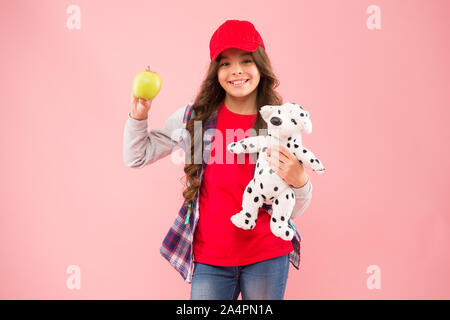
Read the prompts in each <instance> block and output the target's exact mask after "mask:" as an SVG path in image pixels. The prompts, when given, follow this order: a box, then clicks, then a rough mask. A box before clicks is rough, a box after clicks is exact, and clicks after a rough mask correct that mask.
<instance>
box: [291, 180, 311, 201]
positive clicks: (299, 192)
mask: <svg viewBox="0 0 450 320" xmlns="http://www.w3.org/2000/svg"><path fill="white" fill-rule="evenodd" d="M291 188H292V190H294V194H295V197H296V198H306V196H307V195H308V193H309V192H310V191H311V179H310V178H309V177H308V182H306V184H305V185H304V186H303V187H300V188H294V187H291Z"/></svg>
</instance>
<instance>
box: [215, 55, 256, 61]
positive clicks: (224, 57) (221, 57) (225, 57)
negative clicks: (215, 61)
mask: <svg viewBox="0 0 450 320" xmlns="http://www.w3.org/2000/svg"><path fill="white" fill-rule="evenodd" d="M243 56H251V54H250V53H243V54H241V57H243ZM222 59H229V57H227V56H220V60H222Z"/></svg>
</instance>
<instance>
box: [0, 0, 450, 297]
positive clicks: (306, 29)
mask: <svg viewBox="0 0 450 320" xmlns="http://www.w3.org/2000/svg"><path fill="white" fill-rule="evenodd" d="M221 3H222V4H221ZM72 4H75V5H78V6H79V7H80V9H81V29H80V30H76V29H75V30H69V29H68V28H67V26H66V21H67V19H68V17H69V16H70V14H68V13H66V9H67V7H68V6H69V5H72ZM372 4H374V5H377V6H379V7H380V9H381V30H369V29H368V28H367V26H366V20H367V18H368V17H369V14H367V13H366V9H367V7H368V6H369V5H372ZM0 12H1V13H0V35H1V59H0V63H1V68H0V70H1V73H0V79H1V83H0V84H1V88H2V94H1V95H0V105H1V109H0V110H1V111H0V112H1V114H0V137H1V138H0V139H1V150H2V151H1V153H0V154H1V158H0V161H1V166H0V176H1V180H2V183H1V188H0V192H1V202H0V212H1V215H0V219H1V220H0V298H2V299H188V298H189V292H190V285H189V284H187V283H185V282H184V281H183V280H182V278H181V277H180V275H179V274H178V273H177V272H176V271H175V269H173V268H172V267H171V266H170V265H169V263H168V262H167V261H166V260H165V259H163V258H162V256H160V254H159V247H160V245H161V242H162V240H163V238H164V236H165V235H166V233H167V231H168V229H169V228H170V226H171V224H172V222H173V220H174V218H175V216H176V214H177V210H178V209H179V207H180V205H181V201H182V195H181V191H182V182H181V180H180V179H182V177H183V175H184V173H183V167H182V165H175V164H173V163H172V161H171V158H170V157H167V158H164V159H162V160H161V161H158V162H156V163H154V164H152V165H150V166H147V167H145V168H144V169H141V170H136V169H131V168H128V167H126V166H125V165H124V163H123V160H122V142H123V129H124V125H125V121H126V119H127V114H128V111H129V110H130V107H129V104H128V103H129V97H130V93H131V82H132V79H133V77H134V75H135V74H137V73H138V72H140V71H142V70H144V69H145V67H146V66H147V65H148V64H150V66H151V69H152V70H154V71H156V72H157V73H158V74H159V75H160V76H161V78H162V81H163V84H162V89H161V92H160V93H159V95H158V96H157V98H155V100H154V102H153V106H152V110H151V111H150V115H149V118H150V119H149V128H156V127H161V126H162V125H163V124H164V121H165V120H166V119H167V117H168V116H169V115H170V114H171V113H172V112H173V111H174V110H176V109H177V108H180V107H182V106H183V105H185V104H186V103H187V102H188V101H189V100H191V99H193V98H194V97H195V95H196V93H197V91H198V89H199V87H200V83H201V81H202V79H203V77H204V75H205V72H206V69H207V66H208V63H209V47H208V45H209V39H210V37H211V35H212V33H213V32H214V30H215V29H216V28H217V27H218V26H219V25H220V24H221V23H223V22H224V21H225V20H227V19H242V20H250V21H252V22H253V23H254V24H255V26H256V28H257V29H258V30H259V31H260V33H261V35H262V37H263V39H264V42H265V44H266V48H267V52H268V54H269V56H270V58H271V60H272V63H273V67H274V71H275V73H276V75H277V76H278V77H279V79H280V81H281V85H280V87H279V92H280V94H281V95H282V96H283V97H284V99H285V100H286V101H289V100H292V101H295V102H297V103H299V104H302V105H304V106H305V108H307V110H309V111H310V112H311V117H312V120H313V125H314V126H313V127H314V130H313V132H312V134H311V135H308V136H305V137H304V142H305V146H307V147H309V148H311V150H313V151H314V152H315V153H316V155H318V156H319V157H320V159H321V160H322V161H323V163H324V164H325V166H326V169H327V171H326V173H325V174H324V175H321V176H319V175H317V174H314V173H313V172H311V171H310V172H309V174H310V177H311V181H312V183H313V185H314V192H313V199H312V203H311V205H310V207H309V208H308V209H307V211H306V212H305V213H304V215H302V216H301V217H299V218H297V219H296V220H295V221H294V222H295V223H296V225H297V227H299V229H300V232H301V234H302V236H303V242H302V251H301V269H300V271H297V270H295V269H294V268H293V267H292V266H291V268H290V274H289V280H288V284H287V289H286V296H285V298H286V299H432V298H433V299H444V298H446V299H449V298H450V284H449V283H450V273H449V270H450V254H449V248H448V245H449V243H450V236H449V227H450V218H449V212H450V201H449V196H448V195H449V191H448V190H449V188H450V183H449V173H450V170H449V169H450V168H449V166H450V153H449V147H448V141H449V138H450V130H449V126H448V119H449V116H450V112H449V111H448V108H449V103H450V97H449V91H450V87H449V83H450V75H449V74H450V63H449V59H448V57H449V56H450V43H449V39H450V37H449V30H450V20H449V16H448V12H450V2H449V1H446V0H442V1H425V0H423V1H387V0H385V1H381V0H376V1H362V0H353V1H349V0H347V1H294V0H292V1H282V0H279V1H260V0H249V1H245V2H242V1H240V0H236V1H234V0H232V1H225V2H224V1H217V2H216V1H214V2H212V1H158V2H154V1H144V0H142V1H136V0H133V1H131V0H127V1H87V0H84V1H81V0H73V1H59V0H58V1H57V0H54V1H50V0H41V1H32V0H29V1H9V2H6V1H2V2H0ZM70 265H77V266H79V267H80V268H81V289H79V290H70V289H68V288H67V286H66V280H67V278H68V277H69V275H68V274H67V273H66V269H67V267H68V266H70ZM370 265H377V266H379V268H380V271H381V289H373V290H369V289H368V287H367V285H366V281H367V278H368V277H369V276H370V275H369V274H367V273H366V269H367V268H368V267H369V266H370Z"/></svg>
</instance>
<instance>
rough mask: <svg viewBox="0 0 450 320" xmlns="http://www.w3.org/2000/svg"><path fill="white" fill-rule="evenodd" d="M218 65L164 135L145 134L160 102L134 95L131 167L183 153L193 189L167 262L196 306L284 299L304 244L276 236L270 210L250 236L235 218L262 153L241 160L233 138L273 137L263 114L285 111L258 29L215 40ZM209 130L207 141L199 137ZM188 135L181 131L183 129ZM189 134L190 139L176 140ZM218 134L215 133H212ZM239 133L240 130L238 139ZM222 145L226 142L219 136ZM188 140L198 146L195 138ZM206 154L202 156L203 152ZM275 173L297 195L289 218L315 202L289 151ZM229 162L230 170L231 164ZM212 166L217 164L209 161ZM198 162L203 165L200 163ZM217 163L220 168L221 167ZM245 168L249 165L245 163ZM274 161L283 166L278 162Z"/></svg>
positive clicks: (243, 28)
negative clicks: (274, 108)
mask: <svg viewBox="0 0 450 320" xmlns="http://www.w3.org/2000/svg"><path fill="white" fill-rule="evenodd" d="M210 56H211V63H210V66H209V70H208V73H207V76H206V79H205V80H204V81H203V84H202V87H201V90H200V92H199V94H198V96H197V97H196V99H195V101H191V102H190V103H189V104H187V105H186V106H183V107H182V108H180V109H178V110H176V111H175V112H174V113H173V114H172V115H171V116H170V117H169V119H168V120H167V121H166V123H165V127H164V128H162V129H153V130H150V131H149V132H148V131H147V120H146V119H147V115H148V112H149V110H150V107H151V103H152V101H150V100H142V99H137V98H135V97H133V96H132V103H131V112H130V113H129V115H128V120H127V122H126V125H125V132H124V162H125V164H126V165H127V166H129V167H134V168H142V167H144V166H145V165H147V164H150V163H153V162H155V161H157V160H159V159H161V158H163V157H165V156H167V155H169V154H170V153H171V152H173V151H174V150H176V148H178V147H180V146H182V147H183V148H184V150H185V152H186V157H187V159H186V160H187V161H186V164H185V167H184V172H185V173H186V178H187V186H186V189H185V190H184V192H183V197H184V198H185V200H184V203H183V206H182V207H181V209H180V211H179V212H178V215H177V217H176V219H175V221H174V224H173V226H172V227H171V228H170V230H169V232H168V234H167V236H166V237H165V239H164V241H163V244H162V246H161V250H160V251H161V254H162V255H163V257H164V258H166V259H167V260H168V261H169V262H170V264H171V265H172V266H173V267H174V268H175V269H176V270H177V271H178V272H179V273H180V274H181V275H182V277H183V279H184V280H185V281H186V282H188V283H191V284H192V285H191V296H190V297H191V299H220V300H224V299H233V300H236V299H237V298H238V296H239V294H240V293H242V299H243V300H247V299H283V297H284V292H285V288H286V281H287V277H288V271H289V261H290V262H291V263H292V264H293V265H294V267H295V268H296V269H298V268H299V263H300V241H301V236H300V234H299V233H298V231H297V230H296V229H295V227H294V226H293V224H292V223H291V227H292V228H293V230H294V232H295V236H294V238H293V239H292V241H285V240H283V239H281V238H279V237H276V236H275V235H273V234H272V232H271V230H270V213H271V210H272V209H271V206H270V205H267V204H264V205H263V207H262V208H260V211H259V213H258V218H257V221H258V222H257V224H256V225H255V227H254V228H253V229H252V230H243V229H240V228H237V227H236V226H234V225H233V223H232V222H231V220H230V218H231V216H232V215H234V214H236V213H238V212H239V211H240V210H241V206H242V196H243V192H244V189H245V187H246V186H247V184H248V182H249V181H250V180H251V179H252V178H253V172H254V170H255V162H256V161H253V162H251V160H250V159H251V158H250V157H253V158H254V159H256V156H257V154H245V162H244V163H242V161H241V160H240V161H239V162H237V161H236V159H237V155H236V154H232V153H230V152H229V151H228V150H227V149H226V146H227V144H228V143H231V142H233V141H238V140H240V139H243V138H246V137H248V136H249V135H247V134H245V136H241V137H236V136H234V137H233V138H234V140H233V141H227V139H226V138H225V137H226V136H227V135H226V132H227V129H228V130H241V132H242V131H243V132H246V131H247V130H249V129H252V128H253V129H254V130H256V134H261V132H262V131H260V129H267V125H266V123H265V122H264V120H263V119H262V117H261V115H260V114H259V110H260V108H261V107H262V106H264V105H281V104H283V102H282V98H281V97H280V96H279V95H278V94H277V92H276V91H275V88H276V87H277V86H278V80H277V79H276V77H275V75H274V74H273V72H272V68H271V64H270V60H269V58H268V56H267V54H266V51H265V46H264V42H263V40H262V38H261V36H260V34H259V32H258V31H257V30H256V29H255V27H254V26H253V24H252V23H250V22H248V21H240V20H228V21H226V22H225V23H223V24H222V25H221V26H220V27H219V28H218V29H217V30H216V31H215V32H214V34H213V36H212V37H211V40H210ZM194 121H195V123H196V124H195V129H196V130H197V131H198V123H201V124H202V126H201V130H202V131H201V132H202V134H196V135H194V131H195V130H194ZM180 129H181V130H180ZM182 129H184V130H185V132H184V134H177V132H178V133H179V132H180V131H183V130H182ZM211 132H213V134H211ZM235 132H238V131H235ZM219 133H220V134H221V137H223V139H221V138H220V139H219V138H217V137H218V134H219ZM189 136H190V138H189ZM199 146H200V147H199ZM268 155H269V164H270V166H271V168H272V169H273V170H275V171H276V172H277V174H278V175H279V176H280V177H281V178H282V179H284V180H285V181H286V182H287V183H288V184H289V185H290V186H291V188H292V189H293V190H294V193H295V197H296V204H295V207H294V209H293V213H292V217H291V219H293V218H295V217H297V216H299V215H300V214H301V213H302V212H303V211H304V210H305V209H306V208H307V207H308V205H309V203H310V201H311V193H312V185H311V182H310V181H309V178H308V175H307V174H306V172H305V170H304V168H303V166H302V164H301V163H300V162H299V161H298V160H297V158H296V157H295V156H294V155H293V154H292V153H291V152H290V151H289V150H287V148H284V147H283V146H280V147H277V148H275V147H273V148H272V150H268ZM229 157H231V158H232V159H234V161H233V162H232V163H229V161H227V160H225V159H227V158H228V159H229ZM210 158H214V159H215V161H209V162H208V159H210ZM199 159H200V160H199ZM218 159H219V160H218ZM240 159H242V158H240ZM272 159H278V160H279V161H275V160H272Z"/></svg>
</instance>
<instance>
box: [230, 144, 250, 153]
mask: <svg viewBox="0 0 450 320" xmlns="http://www.w3.org/2000/svg"><path fill="white" fill-rule="evenodd" d="M245 149H246V145H245V144H243V143H240V142H232V143H230V144H229V145H228V146H227V150H228V151H230V152H232V153H243V152H244V151H245Z"/></svg>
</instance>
